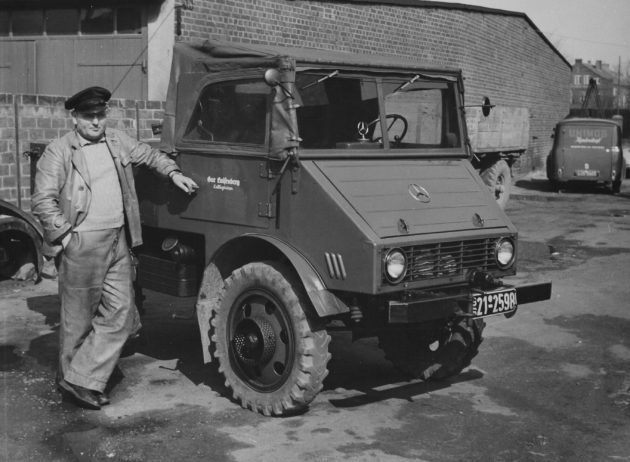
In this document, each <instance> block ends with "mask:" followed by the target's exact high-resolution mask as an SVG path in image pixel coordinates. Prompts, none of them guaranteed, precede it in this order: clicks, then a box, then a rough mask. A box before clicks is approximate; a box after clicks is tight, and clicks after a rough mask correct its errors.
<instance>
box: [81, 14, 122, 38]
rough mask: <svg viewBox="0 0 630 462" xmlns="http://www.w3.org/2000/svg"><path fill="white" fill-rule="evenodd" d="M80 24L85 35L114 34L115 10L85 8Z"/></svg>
mask: <svg viewBox="0 0 630 462" xmlns="http://www.w3.org/2000/svg"><path fill="white" fill-rule="evenodd" d="M80 23H81V32H82V33H83V34H113V33H114V9H113V8H83V9H81V20H80Z"/></svg>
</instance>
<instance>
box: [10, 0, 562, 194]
mask: <svg viewBox="0 0 630 462" xmlns="http://www.w3.org/2000/svg"><path fill="white" fill-rule="evenodd" d="M89 3H90V7H86V6H85V5H84V4H85V2H79V1H78V0H47V1H43V0H19V1H16V0H0V7H4V8H2V9H0V57H2V56H9V57H11V56H26V57H28V60H27V61H28V63H30V65H31V67H32V68H33V69H31V70H29V69H28V66H26V67H25V66H22V68H20V69H17V68H15V67H14V68H13V69H11V68H10V67H6V66H5V68H4V70H3V69H2V67H0V93H3V92H4V93H7V95H5V96H4V99H2V97H0V131H1V132H2V136H1V137H0V162H2V164H0V177H2V183H1V184H0V198H8V199H9V200H12V201H15V200H16V198H17V193H16V191H17V190H16V189H15V188H16V186H15V184H16V183H17V182H16V181H15V180H14V179H11V178H10V177H11V175H12V174H13V175H15V174H16V172H15V166H14V165H15V158H16V156H18V155H19V153H21V152H23V151H25V150H27V149H28V146H29V143H30V142H32V141H38V142H47V141H49V139H50V138H52V136H48V135H53V133H52V132H50V131H45V130H44V131H36V130H39V127H38V126H36V127H28V128H27V127H26V126H25V125H24V122H22V123H20V122H21V117H22V116H21V115H19V114H21V113H20V111H19V110H18V116H15V111H14V108H15V107H17V106H19V104H17V105H16V104H15V101H18V102H19V101H23V97H22V96H19V95H15V96H13V94H14V93H42V92H43V90H42V89H46V91H45V93H47V94H53V95H68V94H70V93H72V92H73V91H75V90H76V89H78V88H80V87H83V86H85V84H86V82H88V81H89V83H90V84H94V83H96V84H99V83H100V84H102V85H104V86H108V87H110V88H116V90H117V91H116V92H115V96H116V97H119V98H127V100H123V101H128V103H129V104H128V105H131V106H133V108H135V107H136V106H138V105H140V106H143V107H146V105H147V103H146V102H145V100H146V99H149V100H155V101H163V99H164V97H165V94H166V87H167V83H168V82H167V79H168V68H169V66H170V58H171V55H170V50H171V48H172V43H173V42H174V41H176V40H181V41H189V40H199V39H201V40H203V39H207V38H212V39H219V40H226V41H235V42H247V43H260V44H273V45H286V46H294V47H296V46H297V47H309V48H321V49H330V50H337V51H349V52H360V53H376V54H385V55H396V56H400V57H404V58H411V59H413V60H417V61H418V62H419V63H422V64H426V65H430V66H446V67H456V68H461V69H462V70H463V75H464V77H465V79H466V80H465V84H466V91H467V94H466V101H467V103H468V104H474V102H477V101H480V100H481V98H482V96H486V95H487V96H489V97H490V98H491V100H492V102H493V103H495V104H498V105H503V106H513V107H524V108H527V109H528V110H529V114H530V119H531V120H530V144H529V150H528V152H527V154H526V156H524V157H523V158H522V162H521V165H520V167H519V168H520V171H521V172H525V171H527V170H530V169H532V168H541V167H542V165H544V158H545V156H546V155H547V153H548V151H549V149H550V147H551V138H550V135H551V131H552V128H553V126H554V125H555V123H556V122H557V121H558V120H560V119H562V118H564V117H565V116H566V115H567V114H568V112H569V103H570V94H569V84H570V82H571V66H570V63H568V62H567V61H566V59H565V58H564V57H563V56H562V55H561V54H560V53H559V52H558V50H556V49H555V48H554V46H553V45H552V44H551V43H550V42H549V40H548V39H547V38H546V37H545V36H544V35H543V34H542V33H541V32H540V30H538V28H537V27H536V25H535V24H534V23H533V22H532V21H531V20H530V19H529V18H528V17H527V16H526V15H525V14H523V13H516V12H510V11H504V10H497V9H489V8H483V7H476V6H467V5H463V4H451V3H442V2H434V1H423V0H334V1H333V0H221V1H218V0H126V1H124V2H123V1H121V0H95V1H93V2H89ZM55 5H57V6H55ZM128 8H132V10H133V12H135V13H134V14H135V15H136V16H135V17H136V18H137V19H136V20H134V21H129V20H128V18H127V15H126V13H128V12H129V11H130V10H128ZM57 9H64V10H65V11H66V13H67V14H68V15H69V16H66V17H71V18H74V19H73V21H74V20H76V21H75V22H76V26H72V27H70V26H68V25H66V26H63V27H62V25H61V24H60V23H59V21H57V23H55V22H54V21H51V19H50V18H53V19H54V18H58V17H59V14H58V13H59V12H58V11H56V10H57ZM33 17H34V18H41V20H40V19H37V21H38V22H36V24H37V27H36V28H33V27H32V26H29V25H28V24H31V23H30V22H28V21H26V22H25V19H24V18H26V19H28V18H31V19H32V18H33ZM16 18H17V20H16ZM49 24H50V25H49ZM73 24H74V23H73ZM64 27H65V29H64ZM55 28H56V29H55ZM60 28H61V29H60ZM49 29H50V31H51V32H52V33H50V32H49ZM16 31H17V35H16ZM60 32H63V33H60ZM29 34H30V35H29ZM22 42H29V43H30V45H24V43H22ZM51 42H54V43H51ZM53 45H54V46H53ZM24 46H26V49H25V50H22V51H20V50H17V49H16V47H24ZM46 47H48V48H46ZM64 47H66V51H67V52H66V53H64ZM39 49H42V50H46V49H50V50H54V51H55V55H54V56H57V61H59V60H60V59H59V57H60V56H74V57H75V58H74V60H72V59H70V60H69V61H67V62H65V61H64V63H63V65H60V64H59V63H57V62H56V61H55V59H52V58H51V55H50V54H47V53H39V54H38V53H37V50H39ZM123 49H124V50H125V53H122V52H121V50H123ZM85 50H88V51H89V53H88V52H86V51H85ZM129 50H135V51H133V52H131V51H129ZM26 52H28V53H26ZM11 53H12V54H11ZM24 53H26V54H24ZM29 53H30V54H29ZM99 53H102V54H104V55H105V56H106V57H107V59H105V60H102V61H103V62H102V63H101V62H100V61H99V60H95V58H94V56H95V55H98V54H99ZM134 53H135V55H134ZM119 55H120V56H119ZM54 56H53V57H54ZM5 61H11V60H10V59H5ZM40 61H41V62H40ZM13 62H14V63H19V62H20V61H19V60H18V61H15V60H14V61H13ZM47 62H50V63H52V64H50V67H49V70H47V72H39V71H37V72H35V71H36V70H38V69H39V70H40V71H41V69H42V65H43V64H42V63H44V64H45V63H47ZM28 63H27V64H28ZM38 63H39V64H38ZM53 68H54V69H55V71H54V72H57V77H56V78H54V79H53V78H51V76H52V75H53ZM7 69H8V70H7ZM3 71H4V74H3V73H2V72H3ZM33 72H35V74H33ZM40 74H41V75H40ZM68 74H69V75H68ZM3 75H4V76H5V78H2V76H3ZM20 75H23V76H28V77H29V78H30V79H31V81H32V82H33V87H32V88H34V89H35V90H30V91H29V90H23V89H19V88H18V89H16V88H11V87H10V85H9V83H8V82H9V80H10V79H9V78H8V76H11V77H12V79H11V81H12V82H14V83H15V82H18V83H23V82H24V78H20V77H19V76H20ZM16 76H17V77H16ZM131 76H133V79H134V80H133V82H131V81H130V82H128V81H127V79H132V77H131ZM63 82H65V83H63ZM67 82H71V83H72V85H71V86H73V88H72V91H71V90H70V88H69V87H68V88H66V87H61V86H59V85H62V84H63V85H68V83H67ZM55 85H58V87H55ZM55 88H58V90H55ZM9 99H11V103H8V102H7V101H8V100H9ZM137 100H140V101H137ZM37 101H39V100H37ZM50 101H53V102H52V103H51V104H52V106H50V105H48V106H42V107H41V108H39V107H38V108H37V109H33V110H34V111H35V113H37V114H40V115H42V114H44V115H42V117H43V118H46V117H48V116H49V117H52V118H53V119H54V118H57V117H59V116H60V114H59V110H60V103H58V102H54V101H55V100H54V98H53V99H51V100H50ZM124 104H126V103H124ZM124 104H123V105H124ZM30 110H31V109H30V108H29V109H27V112H28V111H30ZM142 111H143V109H139V110H138V111H136V112H135V113H134V114H137V116H134V117H129V119H128V120H129V122H128V123H129V124H130V125H129V127H127V128H128V130H130V131H131V132H132V133H136V132H138V127H139V124H144V125H145V126H146V125H147V124H149V122H150V121H151V120H152V119H154V118H156V117H159V114H153V113H152V114H145V113H144V112H142ZM3 114H4V115H5V117H4V118H3ZM145 116H146V119H147V121H145ZM29 117H30V116H29ZM28 123H32V122H30V121H29V122H28ZM35 123H36V124H40V123H41V124H42V125H48V124H49V123H50V124H51V126H52V124H53V123H57V122H54V121H52V120H47V121H44V120H39V119H38V121H36V122H35ZM65 129H66V130H67V129H68V127H67V126H66V127H65ZM55 133H56V132H55ZM16 134H17V135H18V136H17V137H16ZM140 135H141V136H142V134H141V133H140ZM16 138H17V139H16ZM11 162H13V167H11V165H9V166H8V168H7V165H8V164H11ZM22 167H23V168H22V170H23V171H22V175H23V176H24V178H22V180H21V181H20V184H21V185H22V196H23V197H24V198H25V201H26V200H27V199H26V198H27V196H28V195H29V194H30V191H29V190H28V188H27V187H26V186H25V185H28V184H29V179H28V171H27V170H28V169H27V168H26V166H24V165H23V166H22ZM11 168H12V169H13V170H11ZM11 172H12V173H11ZM7 177H9V178H8V179H7ZM5 180H7V181H6V182H5Z"/></svg>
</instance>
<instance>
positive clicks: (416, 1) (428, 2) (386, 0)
mask: <svg viewBox="0 0 630 462" xmlns="http://www.w3.org/2000/svg"><path fill="white" fill-rule="evenodd" d="M313 1H314V2H319V3H362V4H369V5H395V6H405V7H414V8H418V7H420V8H443V9H448V10H463V11H472V12H476V13H490V14H499V15H504V16H515V17H520V18H523V19H525V21H527V23H528V24H529V25H530V26H531V27H532V29H534V31H535V32H536V33H537V34H538V35H539V36H540V37H541V38H542V39H543V40H544V41H545V43H547V45H548V46H549V48H551V49H552V50H553V51H554V52H555V53H556V54H557V55H558V56H559V57H560V58H561V59H562V61H564V62H565V64H566V65H567V66H568V67H569V68H571V69H572V68H573V66H572V65H571V63H570V62H569V60H567V58H565V57H564V55H563V54H562V53H560V50H558V49H557V48H556V47H555V45H554V44H553V43H551V41H550V40H549V39H548V38H547V36H546V35H545V34H544V33H543V32H542V31H541V30H540V29H539V28H538V26H536V24H535V23H534V21H532V20H531V19H530V17H529V16H527V14H525V13H523V12H521V11H511V10H501V9H498V8H490V7H487V6H478V5H467V4H465V3H447V2H440V1H433V0H313Z"/></svg>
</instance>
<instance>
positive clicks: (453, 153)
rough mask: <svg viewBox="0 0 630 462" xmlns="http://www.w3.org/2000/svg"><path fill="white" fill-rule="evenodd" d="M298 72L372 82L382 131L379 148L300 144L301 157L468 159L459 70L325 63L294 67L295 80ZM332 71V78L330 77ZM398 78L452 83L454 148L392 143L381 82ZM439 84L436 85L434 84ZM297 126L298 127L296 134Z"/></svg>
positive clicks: (297, 91) (468, 151) (402, 80)
mask: <svg viewBox="0 0 630 462" xmlns="http://www.w3.org/2000/svg"><path fill="white" fill-rule="evenodd" d="M300 73H309V74H316V75H319V76H320V77H322V78H323V80H324V81H325V80H327V79H329V78H333V77H334V78H357V79H365V80H367V81H372V82H374V84H375V85H376V92H377V100H378V114H379V119H380V132H381V133H383V134H385V135H384V136H383V137H382V138H383V140H382V143H383V144H382V148H374V147H368V146H366V147H365V148H361V147H360V146H359V147H357V148H355V149H348V148H344V147H341V148H340V147H332V148H309V147H304V146H302V145H300V147H299V152H300V156H301V157H302V158H346V159H348V158H378V157H387V158H409V157H423V158H470V148H469V142H468V135H467V132H466V121H465V117H464V110H463V95H462V92H463V90H462V88H463V82H462V77H461V72H452V71H451V72H448V71H446V72H436V71H423V70H412V69H404V70H391V69H390V70H387V71H382V70H380V69H378V70H377V69H357V68H351V67H344V66H335V65H326V66H312V65H309V66H300V65H298V66H297V69H296V81H297V75H298V74H300ZM331 74H332V77H331ZM397 79H400V82H401V86H402V84H403V83H405V82H409V81H412V80H413V82H412V83H415V82H420V83H422V84H425V85H426V84H427V83H429V82H431V81H435V82H440V83H441V85H443V84H444V83H447V84H451V85H452V89H451V91H452V95H451V96H452V98H453V103H454V106H455V108H454V110H455V111H456V115H455V118H456V119H457V122H458V123H457V124H458V133H457V135H458V136H459V140H460V142H459V146H456V147H448V148H445V147H440V148H426V147H417V148H415V147H413V148H395V147H393V146H392V140H390V138H389V136H388V134H387V133H388V131H387V121H386V114H385V97H386V95H385V92H384V82H391V81H392V80H397ZM437 87H439V85H437ZM295 92H296V95H295V99H296V102H297V103H298V104H299V103H300V102H301V97H300V94H299V93H300V89H299V88H298V86H297V83H296V87H295ZM299 130H300V127H299V126H298V127H297V131H298V134H299Z"/></svg>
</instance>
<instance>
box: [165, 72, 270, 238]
mask: <svg viewBox="0 0 630 462" xmlns="http://www.w3.org/2000/svg"><path fill="white" fill-rule="evenodd" d="M242 75H243V74H242V73H241V76H240V77H235V78H232V79H223V80H221V81H217V80H213V81H209V82H208V83H207V84H206V85H205V86H203V88H202V89H201V91H199V92H196V96H195V99H194V100H192V101H191V100H190V99H189V100H188V101H186V98H182V99H180V100H179V101H178V107H177V118H178V120H179V121H181V122H182V123H179V122H178V128H177V134H176V137H177V139H178V142H177V148H178V151H179V152H180V154H179V157H178V159H177V161H178V163H179V165H180V167H181V168H182V170H183V171H185V172H187V173H189V174H191V176H192V177H193V178H194V179H195V181H196V182H197V183H198V184H199V186H200V188H199V191H198V192H197V197H196V198H195V200H193V201H191V203H190V204H189V206H188V207H187V208H186V209H185V210H184V211H183V212H182V213H181V217H183V218H190V219H196V220H203V221H210V222H220V223H229V224H236V225H244V226H247V227H255V228H267V227H268V226H269V221H270V220H269V218H271V217H272V216H273V215H274V210H273V209H274V206H275V204H272V203H271V201H270V199H269V196H270V190H269V183H270V182H269V179H268V178H267V174H266V171H267V162H268V160H267V156H268V153H269V125H270V116H269V113H270V112H269V110H270V103H271V89H270V87H269V86H268V85H267V84H265V82H264V80H263V79H262V78H260V73H259V72H257V73H256V77H253V76H252V77H251V78H248V77H242ZM179 85H180V87H181V86H182V85H186V79H181V80H180V84H179ZM184 92H185V91H184ZM184 92H181V91H180V92H178V93H179V94H180V95H182V94H183V93H184ZM191 103H192V104H191ZM180 105H183V107H180ZM180 117H183V119H181V118H180ZM184 121H186V122H185V123H184Z"/></svg>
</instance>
